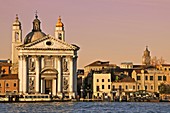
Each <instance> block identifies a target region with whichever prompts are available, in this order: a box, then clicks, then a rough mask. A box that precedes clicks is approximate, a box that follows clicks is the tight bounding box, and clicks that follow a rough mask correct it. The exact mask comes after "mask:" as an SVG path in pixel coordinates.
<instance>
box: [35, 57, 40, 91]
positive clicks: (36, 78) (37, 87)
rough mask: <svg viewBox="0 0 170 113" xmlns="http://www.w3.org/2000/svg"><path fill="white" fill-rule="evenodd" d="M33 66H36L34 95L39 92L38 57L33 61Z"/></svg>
mask: <svg viewBox="0 0 170 113" xmlns="http://www.w3.org/2000/svg"><path fill="white" fill-rule="evenodd" d="M35 66H36V68H35V69H36V70H35V72H36V77H35V82H36V83H35V91H36V93H39V92H40V90H39V89H40V57H39V56H36V60H35Z"/></svg>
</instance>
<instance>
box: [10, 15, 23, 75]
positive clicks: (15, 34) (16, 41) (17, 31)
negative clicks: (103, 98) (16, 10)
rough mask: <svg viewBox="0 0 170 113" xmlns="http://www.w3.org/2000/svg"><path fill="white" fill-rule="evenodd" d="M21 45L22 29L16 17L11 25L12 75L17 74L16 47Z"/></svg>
mask: <svg viewBox="0 0 170 113" xmlns="http://www.w3.org/2000/svg"><path fill="white" fill-rule="evenodd" d="M21 44H22V29H21V22H20V21H19V19H18V15H16V18H15V21H14V23H13V25H12V74H17V73H18V50H17V49H16V47H17V46H19V45H21Z"/></svg>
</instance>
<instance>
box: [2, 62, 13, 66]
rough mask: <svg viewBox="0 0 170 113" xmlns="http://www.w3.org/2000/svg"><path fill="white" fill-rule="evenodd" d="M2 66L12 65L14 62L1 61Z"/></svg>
mask: <svg viewBox="0 0 170 113" xmlns="http://www.w3.org/2000/svg"><path fill="white" fill-rule="evenodd" d="M0 66H12V64H11V63H7V62H0Z"/></svg>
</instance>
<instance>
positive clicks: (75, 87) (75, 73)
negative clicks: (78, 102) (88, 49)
mask: <svg viewBox="0 0 170 113" xmlns="http://www.w3.org/2000/svg"><path fill="white" fill-rule="evenodd" d="M73 78H74V81H73V82H74V83H73V85H74V89H73V91H74V93H75V95H77V56H75V57H74V58H73Z"/></svg>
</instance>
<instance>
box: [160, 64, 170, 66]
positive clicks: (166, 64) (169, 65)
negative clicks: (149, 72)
mask: <svg viewBox="0 0 170 113" xmlns="http://www.w3.org/2000/svg"><path fill="white" fill-rule="evenodd" d="M162 66H170V64H162Z"/></svg>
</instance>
